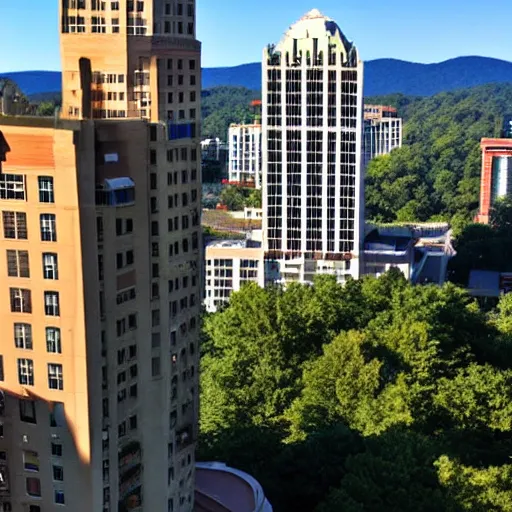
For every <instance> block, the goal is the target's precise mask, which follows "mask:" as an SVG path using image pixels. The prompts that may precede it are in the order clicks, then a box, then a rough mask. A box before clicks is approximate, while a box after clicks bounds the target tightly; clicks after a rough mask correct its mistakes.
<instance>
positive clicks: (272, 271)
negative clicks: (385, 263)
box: [262, 9, 364, 282]
mask: <svg viewBox="0 0 512 512" xmlns="http://www.w3.org/2000/svg"><path fill="white" fill-rule="evenodd" d="M262 75H263V84H262V97H263V115H262V120H263V122H262V128H263V137H262V152H263V209H264V219H263V233H264V240H263V248H264V251H265V259H266V263H265V265H266V267H268V273H267V275H269V276H273V277H272V279H273V280H275V281H281V282H289V281H299V282H310V281H311V280H312V278H313V276H314V275H315V274H317V273H327V274H334V275H336V276H338V279H339V281H340V282H343V281H344V280H345V278H346V276H352V277H354V278H358V277H359V272H360V254H361V253H362V251H361V248H362V238H363V236H364V229H363V228H362V226H363V221H364V190H363V175H362V155H361V146H362V133H363V125H362V123H363V63H362V61H361V60H360V59H359V56H358V52H357V49H356V47H355V46H354V45H353V44H352V43H350V42H349V41H348V40H347V39H346V37H345V36H344V35H343V33H342V32H341V30H340V28H339V27H338V25H337V24H336V23H335V22H334V21H333V20H331V19H329V18H327V17H326V16H323V15H322V14H321V13H320V12H319V11H317V10H316V9H315V10H312V11H310V12H309V13H307V14H306V15H305V16H303V17H302V18H301V19H300V20H299V21H298V22H297V23H295V24H294V25H292V26H291V27H290V28H289V30H288V31H287V32H286V34H285V35H284V37H283V39H282V40H281V42H280V43H279V44H278V45H270V46H269V47H268V48H266V49H265V50H264V52H263V73H262Z"/></svg>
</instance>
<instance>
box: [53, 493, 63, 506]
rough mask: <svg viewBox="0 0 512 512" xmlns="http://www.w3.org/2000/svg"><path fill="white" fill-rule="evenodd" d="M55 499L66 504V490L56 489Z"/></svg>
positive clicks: (56, 501) (60, 503)
mask: <svg viewBox="0 0 512 512" xmlns="http://www.w3.org/2000/svg"><path fill="white" fill-rule="evenodd" d="M54 500H55V503H57V504H58V505H64V504H65V503H66V501H65V499H64V491H58V490H55V496H54Z"/></svg>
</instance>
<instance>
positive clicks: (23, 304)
mask: <svg viewBox="0 0 512 512" xmlns="http://www.w3.org/2000/svg"><path fill="white" fill-rule="evenodd" d="M9 291H10V296H11V312H12V313H32V297H31V293H30V290H25V289H23V288H10V289H9Z"/></svg>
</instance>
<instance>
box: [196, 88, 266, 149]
mask: <svg viewBox="0 0 512 512" xmlns="http://www.w3.org/2000/svg"><path fill="white" fill-rule="evenodd" d="M259 96H260V93H259V92H257V91H251V90H249V89H246V88H245V87H228V86H221V87H214V88H213V89H208V90H206V91H203V93H202V98H201V111H202V118H203V125H202V127H201V131H202V136H203V137H204V138H210V137H211V138H216V137H218V138H219V139H220V140H223V141H227V137H228V128H229V125H230V124H231V123H243V122H251V121H252V119H253V114H252V112H251V106H250V103H251V101H252V100H253V99H256V98H257V97H259Z"/></svg>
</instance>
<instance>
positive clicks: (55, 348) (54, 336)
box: [46, 327, 62, 354]
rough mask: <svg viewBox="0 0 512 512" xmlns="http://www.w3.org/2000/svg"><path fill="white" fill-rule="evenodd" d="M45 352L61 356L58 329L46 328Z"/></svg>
mask: <svg viewBox="0 0 512 512" xmlns="http://www.w3.org/2000/svg"><path fill="white" fill-rule="evenodd" d="M46 350H47V351H48V352H49V353H50V354H61V353H62V345H61V341H60V329H59V328H58V327H47V328H46Z"/></svg>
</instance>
